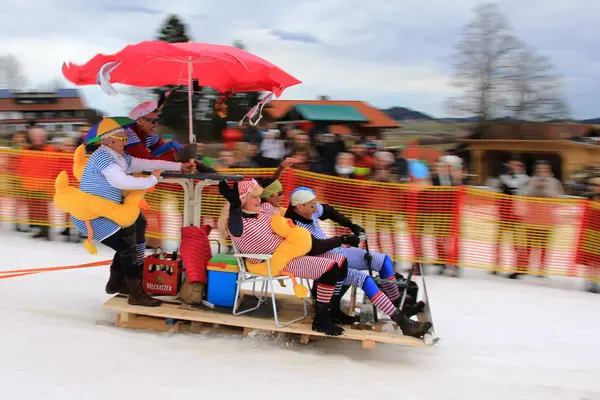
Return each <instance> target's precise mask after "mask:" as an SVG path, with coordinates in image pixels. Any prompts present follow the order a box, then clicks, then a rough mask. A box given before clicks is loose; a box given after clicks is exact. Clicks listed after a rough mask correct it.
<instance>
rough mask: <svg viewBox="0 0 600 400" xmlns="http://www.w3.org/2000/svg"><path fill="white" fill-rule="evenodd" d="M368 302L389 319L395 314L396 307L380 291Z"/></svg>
mask: <svg viewBox="0 0 600 400" xmlns="http://www.w3.org/2000/svg"><path fill="white" fill-rule="evenodd" d="M370 300H371V303H373V305H374V306H375V307H377V308H378V309H379V310H381V311H383V312H384V313H385V314H386V315H387V316H389V317H391V316H392V314H393V313H394V312H396V307H395V306H394V305H393V304H392V302H391V301H390V299H388V297H387V296H386V295H385V294H384V293H383V292H382V291H381V290H380V291H379V292H377V293H376V294H375V296H373V297H372V298H371V299H370Z"/></svg>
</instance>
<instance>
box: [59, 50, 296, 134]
mask: <svg viewBox="0 0 600 400" xmlns="http://www.w3.org/2000/svg"><path fill="white" fill-rule="evenodd" d="M62 72H63V75H64V76H65V78H67V79H68V80H69V81H71V82H73V83H74V84H76V85H92V84H98V85H100V86H101V87H102V88H103V89H104V90H105V91H106V92H107V93H108V94H109V95H113V96H114V95H116V94H117V91H116V90H115V89H114V88H113V87H112V86H111V83H121V84H126V85H130V86H137V87H152V86H165V85H187V86H188V88H190V89H191V87H192V82H193V80H198V84H199V85H200V86H210V87H212V88H214V89H216V90H218V91H220V92H223V93H238V92H258V91H261V92H262V91H265V92H269V94H268V95H267V96H266V97H265V98H263V99H262V100H261V102H260V103H259V104H257V105H256V106H255V107H254V108H253V109H252V110H250V111H249V112H248V114H246V116H247V117H248V118H249V120H250V122H251V123H252V124H253V125H255V124H256V123H258V121H259V120H260V118H261V116H260V112H261V111H262V107H264V105H265V104H266V103H267V102H268V101H269V100H271V98H272V97H273V96H274V95H275V96H280V95H281V93H282V92H283V91H284V90H285V89H286V88H288V87H290V86H293V85H297V84H299V83H301V82H300V81H299V80H298V79H296V78H294V77H293V76H291V75H290V74H288V73H287V72H285V71H283V70H282V69H280V68H279V67H277V66H275V65H273V64H271V63H270V62H268V61H266V60H264V59H262V58H260V57H257V56H255V55H253V54H250V53H248V52H247V51H244V50H241V49H238V48H235V47H233V46H223V45H213V44H206V43H192V42H187V43H167V42H162V41H145V42H141V43H138V44H134V45H129V46H126V47H125V48H123V49H122V50H121V51H119V52H118V53H115V54H108V55H106V54H98V55H96V56H95V57H93V58H92V59H91V60H90V61H88V62H87V63H86V64H84V65H76V64H72V63H69V64H66V63H65V64H63V67H62ZM188 105H189V120H190V142H193V141H195V140H194V139H195V137H194V135H193V124H192V108H191V106H192V90H189V95H188ZM257 113H258V114H259V118H258V119H257V120H256V121H254V122H253V121H251V119H252V117H254V116H255V115H256V114H257ZM245 118H246V117H244V119H245ZM242 121H243V119H242Z"/></svg>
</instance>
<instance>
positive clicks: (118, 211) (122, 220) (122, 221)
mask: <svg viewBox="0 0 600 400" xmlns="http://www.w3.org/2000/svg"><path fill="white" fill-rule="evenodd" d="M86 162H87V160H86V158H85V146H84V145H81V146H79V147H78V148H77V150H76V151H75V154H74V156H73V175H74V176H75V178H76V179H77V180H78V181H80V180H81V176H82V175H83V170H84V169H85V164H86ZM54 188H55V194H54V204H55V205H56V207H57V208H58V209H59V210H61V211H64V212H66V213H68V214H71V215H72V216H73V217H75V218H77V219H80V220H82V221H86V224H87V226H88V231H89V232H88V239H87V240H86V242H84V247H85V248H86V250H87V251H88V252H89V253H90V254H96V253H97V252H98V250H97V249H96V247H95V246H94V245H93V244H92V234H93V232H92V231H91V226H90V224H89V221H91V220H93V219H96V218H101V217H104V218H108V219H110V220H111V221H113V222H115V223H116V224H117V225H119V226H121V227H123V228H125V227H128V226H131V225H133V223H134V222H135V220H136V219H137V218H138V216H139V215H140V209H143V210H147V209H148V204H147V203H146V201H145V200H144V198H143V197H144V194H145V193H146V190H131V191H125V192H124V193H123V195H124V200H123V204H117V203H114V202H112V201H110V200H107V199H104V198H102V197H99V196H95V195H92V194H89V193H85V192H82V191H81V190H79V188H76V187H73V186H69V175H68V174H67V171H62V172H61V173H60V174H58V176H57V177H56V180H55V182H54Z"/></svg>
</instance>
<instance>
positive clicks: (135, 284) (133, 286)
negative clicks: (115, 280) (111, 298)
mask: <svg viewBox="0 0 600 400" xmlns="http://www.w3.org/2000/svg"><path fill="white" fill-rule="evenodd" d="M125 282H126V283H127V287H128V288H129V297H128V299H127V303H129V304H131V305H133V306H144V307H158V306H160V305H161V304H162V301H160V300H158V299H155V298H153V297H151V296H149V295H148V293H146V292H144V290H143V289H142V280H141V279H140V278H125Z"/></svg>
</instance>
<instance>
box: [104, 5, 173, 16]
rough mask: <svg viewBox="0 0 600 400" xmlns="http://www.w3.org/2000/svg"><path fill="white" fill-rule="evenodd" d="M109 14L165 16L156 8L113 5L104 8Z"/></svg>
mask: <svg viewBox="0 0 600 400" xmlns="http://www.w3.org/2000/svg"><path fill="white" fill-rule="evenodd" d="M104 9H105V10H106V11H108V12H119V13H131V14H146V15H163V14H164V12H163V11H161V10H156V9H154V8H148V7H139V6H128V5H112V6H108V7H104Z"/></svg>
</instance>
